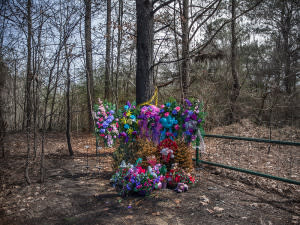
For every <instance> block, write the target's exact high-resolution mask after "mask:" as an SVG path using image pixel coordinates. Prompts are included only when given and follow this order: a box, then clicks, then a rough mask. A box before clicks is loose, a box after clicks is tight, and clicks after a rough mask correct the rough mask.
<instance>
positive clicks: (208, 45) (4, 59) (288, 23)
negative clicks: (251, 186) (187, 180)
mask: <svg viewBox="0 0 300 225" xmlns="http://www.w3.org/2000/svg"><path fill="white" fill-rule="evenodd" d="M139 4H140V5H139ZM0 7H1V10H0V11H1V15H0V19H1V21H0V29H1V32H0V34H1V36H0V45H1V46H0V60H1V76H0V77H1V86H0V87H1V108H0V109H1V110H0V119H1V120H0V123H1V133H2V135H3V134H4V133H5V132H17V131H27V132H28V134H29V136H28V138H33V137H35V136H36V135H37V133H41V134H43V135H42V136H43V137H44V136H45V133H46V131H51V130H56V131H65V130H66V129H67V130H70V131H69V134H70V132H74V131H77V132H78V131H84V130H89V131H93V122H92V118H91V110H92V107H93V104H94V103H97V98H98V97H100V98H101V99H105V100H108V101H110V102H113V103H115V104H116V105H117V107H122V105H123V104H124V103H125V102H126V101H127V100H129V101H133V100H135V99H136V96H137V101H138V103H140V102H139V101H141V100H139V99H138V96H140V95H139V93H138V92H139V90H138V88H142V89H144V87H143V86H141V85H140V83H138V82H139V81H140V80H141V79H140V77H139V76H140V75H139V73H140V71H139V70H137V65H138V64H139V62H138V60H137V48H141V47H138V45H137V37H143V35H142V33H144V34H146V36H151V35H152V34H153V40H151V39H150V42H151V43H150V44H153V49H152V53H153V58H151V57H150V61H151V65H150V68H149V70H151V76H150V81H148V82H150V85H149V87H150V90H149V92H148V97H150V96H151V95H152V93H153V91H154V87H158V99H159V102H160V103H162V102H164V101H166V100H167V99H168V98H169V97H173V98H175V99H177V100H178V101H181V100H182V99H183V98H186V97H194V98H199V99H200V100H202V101H203V103H204V110H205V111H206V112H207V117H206V129H207V130H209V129H211V128H213V127H216V126H223V125H228V124H231V123H233V122H237V121H240V120H241V119H244V118H247V119H250V120H251V121H254V122H255V123H257V124H259V125H265V126H268V127H277V128H278V127H283V126H287V125H288V126H294V127H298V128H299V126H300V123H299V121H300V120H299V115H300V114H299V107H300V101H299V90H300V87H299V74H300V73H299V71H300V70H299V68H300V60H299V57H300V56H299V47H300V34H299V30H300V2H299V1H297V0H284V1H281V0H258V1H252V0H251V1H250V0H201V1H200V0H175V1H174V0H173V1H172V0H171V1H160V0H154V1H149V0H148V1H130V0H118V1H116V0H107V1H100V0H82V1H80V0H75V1H69V0H47V1H44V0H27V1H25V0H10V1H5V0H1V6H0ZM142 10H148V12H150V14H147V13H145V12H147V11H142ZM146 14H147V15H150V16H151V15H152V17H153V18H152V19H153V21H152V22H153V28H152V27H151V26H150V27H147V24H146V25H145V26H144V27H143V24H142V25H140V26H142V29H141V28H140V29H139V28H138V26H139V25H137V23H136V21H137V17H138V16H141V15H142V16H146ZM150 19H151V18H150ZM139 20H140V21H144V22H145V21H146V20H145V17H144V20H143V19H142V20H141V18H140V19H139ZM147 21H148V20H147ZM150 22H151V21H150ZM147 34H148V35H147ZM144 37H145V36H144ZM151 37H152V36H151ZM144 47H145V46H142V49H143V48H144ZM150 52H151V48H150ZM151 55H152V54H151ZM140 65H142V64H140ZM146 98H147V96H146ZM67 133H68V132H67ZM34 148H35V147H34ZM34 152H36V150H35V151H34ZM3 154H4V151H3Z"/></svg>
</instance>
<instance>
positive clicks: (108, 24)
mask: <svg viewBox="0 0 300 225" xmlns="http://www.w3.org/2000/svg"><path fill="white" fill-rule="evenodd" d="M106 13H107V16H106V53H105V54H106V55H105V74H104V99H106V100H110V84H109V83H110V82H109V80H110V79H109V77H110V42H111V0H107V11H106Z"/></svg>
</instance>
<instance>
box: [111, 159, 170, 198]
mask: <svg viewBox="0 0 300 225" xmlns="http://www.w3.org/2000/svg"><path fill="white" fill-rule="evenodd" d="M161 170H162V166H161V165H160V164H156V165H154V166H148V168H147V169H143V168H142V167H141V159H138V160H137V163H136V165H135V166H134V165H132V164H126V163H125V162H124V161H123V162H122V163H121V165H120V167H119V169H118V170H117V171H116V173H115V174H114V175H113V176H112V178H111V183H112V185H113V186H114V187H116V188H117V189H118V190H119V193H120V194H121V195H122V196H127V195H129V194H132V193H137V194H139V195H143V196H144V195H149V194H150V193H151V192H152V191H153V190H154V189H160V188H162V183H161V181H162V180H164V179H165V178H164V176H163V175H162V172H161Z"/></svg>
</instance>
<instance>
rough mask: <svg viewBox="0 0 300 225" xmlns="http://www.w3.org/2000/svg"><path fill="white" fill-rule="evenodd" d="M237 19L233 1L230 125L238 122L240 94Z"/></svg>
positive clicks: (233, 0) (232, 0)
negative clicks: (236, 114)
mask: <svg viewBox="0 0 300 225" xmlns="http://www.w3.org/2000/svg"><path fill="white" fill-rule="evenodd" d="M235 17H236V0H231V18H232V21H231V59H230V65H231V75H232V79H233V83H232V89H231V95H230V112H229V121H228V122H229V123H233V122H235V121H236V119H237V118H236V116H235V111H236V100H237V98H238V96H239V93H240V84H239V78H238V74H237V69H236V58H237V56H236V52H237V38H236V31H235V22H236V20H235Z"/></svg>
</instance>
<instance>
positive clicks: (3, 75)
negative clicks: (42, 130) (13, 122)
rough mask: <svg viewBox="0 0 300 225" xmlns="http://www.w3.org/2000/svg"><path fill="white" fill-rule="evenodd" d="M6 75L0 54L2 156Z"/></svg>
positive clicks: (0, 142)
mask: <svg viewBox="0 0 300 225" xmlns="http://www.w3.org/2000/svg"><path fill="white" fill-rule="evenodd" d="M6 77H7V68H6V65H5V64H4V62H3V61H2V57H1V56H0V149H1V152H2V157H3V158H4V157H5V148H4V138H5V134H6V128H7V123H6V121H5V120H4V112H3V109H4V99H3V95H2V93H3V90H4V85H5V81H6Z"/></svg>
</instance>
